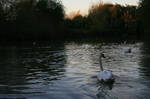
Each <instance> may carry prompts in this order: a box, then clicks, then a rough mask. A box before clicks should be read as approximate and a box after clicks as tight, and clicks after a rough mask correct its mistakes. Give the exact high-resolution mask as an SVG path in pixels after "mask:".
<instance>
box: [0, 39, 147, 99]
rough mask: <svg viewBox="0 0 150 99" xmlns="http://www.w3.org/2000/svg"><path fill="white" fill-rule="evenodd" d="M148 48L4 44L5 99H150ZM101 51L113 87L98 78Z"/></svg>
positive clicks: (0, 80)
mask: <svg viewBox="0 0 150 99" xmlns="http://www.w3.org/2000/svg"><path fill="white" fill-rule="evenodd" d="M128 48H131V49H132V51H131V53H128V52H125V50H127V49H128ZM148 50H149V48H147V47H146V46H145V45H144V44H143V43H140V42H134V43H125V42H123V43H115V42H114V43H109V42H88V41H86V42H79V41H75V42H74V41H70V42H65V43H55V44H52V43H48V42H46V43H45V42H42V43H36V44H34V45H32V44H30V45H28V44H25V45H22V46H13V45H11V46H1V47H0V99H149V96H150V64H149V62H150V61H149V60H150V53H147V52H148ZM100 53H104V54H105V57H106V58H104V59H102V61H103V66H104V69H106V70H111V71H112V72H113V74H114V76H115V82H114V83H112V84H105V83H102V82H99V81H98V80H97V74H98V72H99V71H100V67H99V55H100Z"/></svg>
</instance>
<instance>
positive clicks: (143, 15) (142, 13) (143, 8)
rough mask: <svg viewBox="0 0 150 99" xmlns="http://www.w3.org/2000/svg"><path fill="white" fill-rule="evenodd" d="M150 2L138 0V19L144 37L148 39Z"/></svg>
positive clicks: (148, 0) (149, 33) (149, 31)
mask: <svg viewBox="0 0 150 99" xmlns="http://www.w3.org/2000/svg"><path fill="white" fill-rule="evenodd" d="M149 5H150V0H140V5H139V8H138V14H139V18H140V19H141V20H142V22H143V25H144V26H143V27H144V30H145V37H146V38H147V39H149V37H150V13H149V11H150V6H149Z"/></svg>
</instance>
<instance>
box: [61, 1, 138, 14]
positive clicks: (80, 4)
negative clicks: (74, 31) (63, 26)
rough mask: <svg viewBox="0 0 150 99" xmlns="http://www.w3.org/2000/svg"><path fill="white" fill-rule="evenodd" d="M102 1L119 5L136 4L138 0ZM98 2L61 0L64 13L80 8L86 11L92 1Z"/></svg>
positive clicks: (84, 12) (83, 11) (82, 11)
mask: <svg viewBox="0 0 150 99" xmlns="http://www.w3.org/2000/svg"><path fill="white" fill-rule="evenodd" d="M101 1H102V2H103V3H113V4H115V3H118V4H121V5H126V4H129V5H138V1H139V0H101ZM97 2H100V0H62V3H63V5H64V6H65V11H66V14H68V13H70V12H74V11H78V10H80V11H81V13H82V14H86V13H87V12H88V9H89V7H90V6H91V5H92V4H93V3H97Z"/></svg>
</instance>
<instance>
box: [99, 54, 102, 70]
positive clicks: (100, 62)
mask: <svg viewBox="0 0 150 99" xmlns="http://www.w3.org/2000/svg"><path fill="white" fill-rule="evenodd" d="M99 64H100V69H101V71H103V65H102V59H101V57H100V59H99Z"/></svg>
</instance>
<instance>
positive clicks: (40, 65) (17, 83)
mask: <svg viewBox="0 0 150 99" xmlns="http://www.w3.org/2000/svg"><path fill="white" fill-rule="evenodd" d="M57 51H59V52H61V53H56V52H57ZM0 55H1V57H0V66H1V69H0V94H8V95H6V96H9V94H33V93H45V91H44V90H42V89H43V87H44V86H47V85H49V84H50V83H54V81H56V80H59V79H61V78H62V77H64V72H65V69H64V67H65V63H66V60H65V57H66V56H65V52H64V50H63V44H59V45H57V46H56V45H53V46H52V45H51V46H47V47H44V48H42V47H41V46H40V47H38V46H37V47H29V48H28V47H25V48H20V47H13V46H12V47H1V48H0ZM0 96H1V97H2V95H0ZM4 96H5V95H4ZM1 97H0V98H1ZM11 97H12V96H11ZM17 97H18V96H17V95H16V97H15V98H17ZM3 98H5V97H3Z"/></svg>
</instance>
